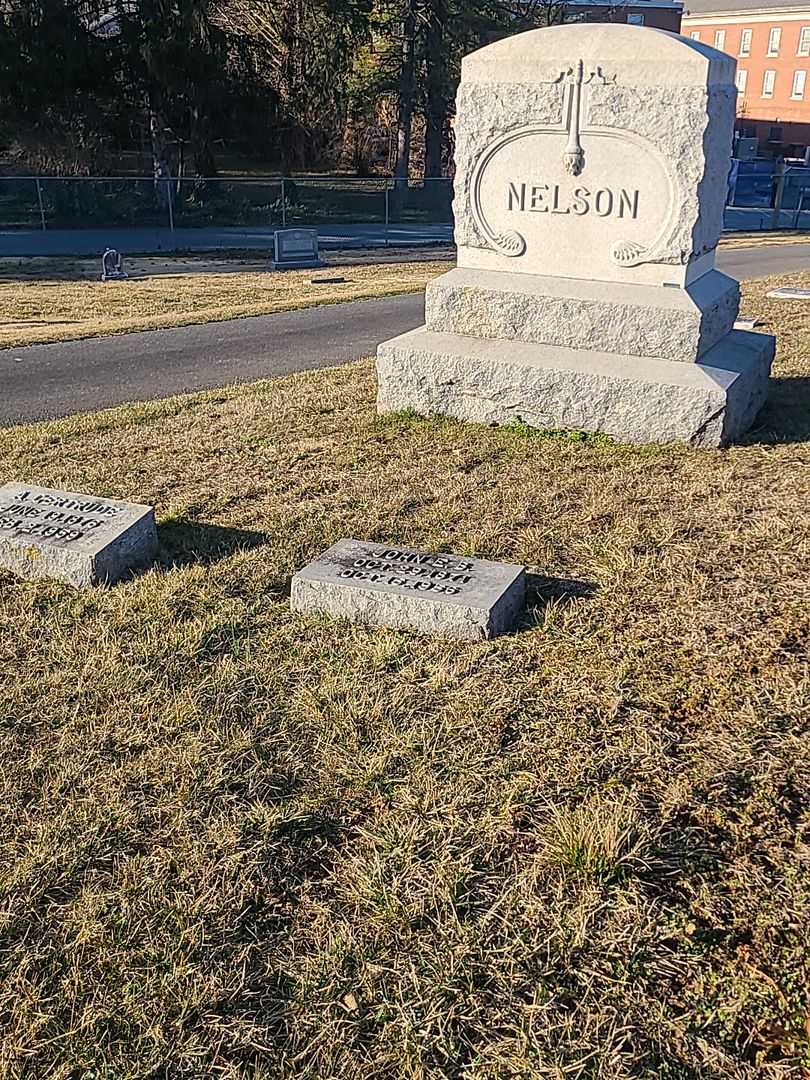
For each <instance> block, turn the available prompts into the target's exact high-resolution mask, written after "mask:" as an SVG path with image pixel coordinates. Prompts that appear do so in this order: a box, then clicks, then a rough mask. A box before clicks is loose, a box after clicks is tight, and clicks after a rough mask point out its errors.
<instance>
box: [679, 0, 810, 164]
mask: <svg viewBox="0 0 810 1080" xmlns="http://www.w3.org/2000/svg"><path fill="white" fill-rule="evenodd" d="M681 33H682V34H684V35H685V36H688V37H692V38H696V39H697V40H699V41H702V42H703V43H704V44H705V45H712V46H713V47H714V48H716V49H721V50H722V51H723V52H726V53H728V54H729V56H733V57H734V58H735V59H736V61H737V132H738V134H739V135H741V136H744V137H749V138H756V139H757V141H758V148H757V152H758V154H759V156H762V157H782V156H784V157H789V158H803V157H804V156H805V154H806V153H807V148H808V146H810V0H805V3H803V4H797V3H796V2H795V0H793V2H790V3H789V2H784V0H783V2H780V0H767V2H766V3H765V4H763V3H762V0H686V6H685V8H684V13H683V20H682V28H681Z"/></svg>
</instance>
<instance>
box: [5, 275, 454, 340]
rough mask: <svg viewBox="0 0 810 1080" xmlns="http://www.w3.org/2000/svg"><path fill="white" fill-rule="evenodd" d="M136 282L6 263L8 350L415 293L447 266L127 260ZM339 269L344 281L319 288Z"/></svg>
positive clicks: (6, 331) (6, 336) (6, 338)
mask: <svg viewBox="0 0 810 1080" xmlns="http://www.w3.org/2000/svg"><path fill="white" fill-rule="evenodd" d="M126 268H127V271H128V273H130V274H131V279H130V280H129V281H108V282H102V281H100V280H99V262H98V260H97V259H93V260H88V259H85V260H64V259H58V260H57V259H47V260H30V259H29V260H16V259H15V260H8V259H7V260H3V262H2V263H0V348H10V347H12V346H22V345H35V344H43V343H46V342H51V341H68V340H72V339H75V338H87V337H101V336H104V335H106V334H123V333H127V332H129V331H133V330H157V329H162V328H165V327H169V326H187V325H189V324H191V323H206V322H219V321H221V320H223V319H236V318H243V317H245V316H248V315H268V314H271V313H273V312H276V311H290V310H292V309H294V308H305V307H313V306H315V305H317V304H334V303H339V302H341V301H344V300H364V299H369V298H372V297H375V296H393V295H396V294H398V293H407V292H417V291H418V290H420V289H423V288H424V287H425V285H426V284H427V282H428V281H430V279H431V278H432V277H435V276H436V275H437V274H440V273H442V272H443V271H445V270H446V269H447V264H446V263H445V262H442V261H439V260H437V259H436V258H435V255H434V257H433V259H432V260H431V261H426V260H424V259H416V258H414V257H413V256H412V257H411V261H408V262H403V261H402V260H401V258H400V259H397V260H394V259H389V260H386V261H380V262H374V263H370V262H368V261H366V262H362V263H361V262H359V261H354V262H349V263H346V262H345V260H344V261H343V262H342V263H339V262H336V263H334V264H332V265H329V266H328V267H324V268H323V269H322V270H286V271H284V272H283V273H273V272H270V271H268V263H267V260H266V259H265V260H264V261H263V262H261V261H259V260H257V259H256V258H255V257H254V258H251V259H245V260H234V259H224V258H223V259H199V258H192V257H189V258H186V259H167V258H141V259H132V260H128V261H127V263H126ZM335 274H339V275H340V276H343V277H345V279H346V280H345V282H343V283H340V284H331V285H313V284H311V279H312V278H313V277H324V276H330V275H335Z"/></svg>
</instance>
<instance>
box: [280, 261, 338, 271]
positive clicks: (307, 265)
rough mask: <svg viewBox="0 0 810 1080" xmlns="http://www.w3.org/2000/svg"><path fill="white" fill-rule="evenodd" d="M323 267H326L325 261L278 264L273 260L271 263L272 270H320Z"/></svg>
mask: <svg viewBox="0 0 810 1080" xmlns="http://www.w3.org/2000/svg"><path fill="white" fill-rule="evenodd" d="M321 266H326V263H325V262H324V261H323V259H302V260H301V261H300V262H291V261H290V260H289V259H285V260H284V262H276V261H275V259H273V260H271V262H270V269H271V270H318V269H319V268H320V267H321Z"/></svg>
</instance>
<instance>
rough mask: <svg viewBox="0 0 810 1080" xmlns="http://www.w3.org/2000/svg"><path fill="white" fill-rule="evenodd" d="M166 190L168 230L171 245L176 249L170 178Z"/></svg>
mask: <svg viewBox="0 0 810 1080" xmlns="http://www.w3.org/2000/svg"><path fill="white" fill-rule="evenodd" d="M166 192H167V194H168V198H167V199H166V206H167V207H168V210H169V232H170V233H171V237H172V245H173V246H174V249H175V251H176V250H177V244H176V243H175V241H174V205H173V204H174V191H173V190H172V182H171V178H170V179H169V181H168V183H167V185H166Z"/></svg>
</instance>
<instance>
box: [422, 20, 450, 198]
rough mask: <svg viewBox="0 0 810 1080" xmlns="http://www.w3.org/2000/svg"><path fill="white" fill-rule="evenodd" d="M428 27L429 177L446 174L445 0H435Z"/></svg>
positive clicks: (427, 119) (427, 146)
mask: <svg viewBox="0 0 810 1080" xmlns="http://www.w3.org/2000/svg"><path fill="white" fill-rule="evenodd" d="M430 8H431V10H430V17H429V20H428V28H427V115H426V116H425V177H426V178H427V177H435V176H441V175H442V147H443V143H444V126H445V122H446V120H447V94H446V89H445V73H444V70H445V59H446V58H445V56H444V32H445V25H446V21H447V10H446V6H445V0H432V3H431V5H430Z"/></svg>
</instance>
